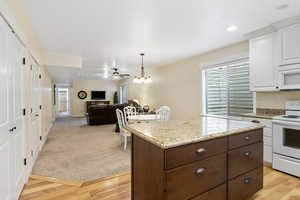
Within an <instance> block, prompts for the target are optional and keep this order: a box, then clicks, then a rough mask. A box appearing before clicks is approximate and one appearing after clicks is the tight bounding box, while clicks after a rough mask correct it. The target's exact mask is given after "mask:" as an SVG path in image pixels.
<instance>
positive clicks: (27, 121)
mask: <svg viewBox="0 0 300 200" xmlns="http://www.w3.org/2000/svg"><path fill="white" fill-rule="evenodd" d="M31 65H32V59H31V58H30V55H29V53H26V56H25V66H24V68H23V76H22V77H23V95H22V96H23V108H25V116H24V130H25V144H26V145H25V149H26V150H25V155H26V156H25V157H26V161H27V170H26V171H27V172H26V174H27V177H26V180H27V179H28V178H29V175H30V174H31V170H32V167H33V161H34V147H35V146H34V139H35V138H34V134H33V132H32V127H31V108H32V102H31V101H32V95H31V93H32V71H31V69H30V66H31Z"/></svg>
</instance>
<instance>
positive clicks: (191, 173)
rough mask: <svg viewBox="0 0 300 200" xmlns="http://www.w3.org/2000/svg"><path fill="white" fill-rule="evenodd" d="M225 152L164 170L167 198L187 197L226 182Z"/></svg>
mask: <svg viewBox="0 0 300 200" xmlns="http://www.w3.org/2000/svg"><path fill="white" fill-rule="evenodd" d="M226 171H227V167H226V154H220V155H217V156H213V157H209V158H207V159H205V160H201V161H197V162H195V163H193V164H189V165H185V166H182V167H179V168H176V169H173V170H169V171H167V172H166V190H167V191H166V194H167V199H168V200H178V199H189V198H192V197H194V196H197V195H199V194H201V193H204V192H206V191H208V190H209V189H212V188H214V187H216V186H218V185H221V184H223V183H225V182H226Z"/></svg>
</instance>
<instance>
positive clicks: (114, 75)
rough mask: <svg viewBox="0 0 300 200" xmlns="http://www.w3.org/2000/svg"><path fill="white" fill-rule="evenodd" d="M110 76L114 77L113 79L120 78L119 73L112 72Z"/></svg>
mask: <svg viewBox="0 0 300 200" xmlns="http://www.w3.org/2000/svg"><path fill="white" fill-rule="evenodd" d="M112 78H113V79H115V80H116V79H119V78H120V75H118V74H113V75H112Z"/></svg>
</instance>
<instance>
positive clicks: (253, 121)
mask: <svg viewBox="0 0 300 200" xmlns="http://www.w3.org/2000/svg"><path fill="white" fill-rule="evenodd" d="M251 122H252V123H257V124H259V123H260V121H258V120H252V121H251Z"/></svg>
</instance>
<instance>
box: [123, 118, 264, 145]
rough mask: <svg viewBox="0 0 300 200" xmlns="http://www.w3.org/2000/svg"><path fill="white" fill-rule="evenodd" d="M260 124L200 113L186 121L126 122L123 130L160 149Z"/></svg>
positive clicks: (246, 129) (236, 132) (241, 130)
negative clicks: (193, 118)
mask: <svg viewBox="0 0 300 200" xmlns="http://www.w3.org/2000/svg"><path fill="white" fill-rule="evenodd" d="M263 127H264V125H262V124H257V123H252V122H246V121H238V120H231V119H222V118H215V117H205V116H203V117H200V118H199V119H197V120H188V121H184V120H170V121H152V122H142V123H132V124H128V125H127V127H126V130H128V131H129V132H131V133H132V134H135V135H137V136H139V137H141V138H143V139H144V140H146V141H148V142H150V143H152V144H154V145H156V146H158V147H160V148H162V149H169V148H173V147H177V146H182V145H187V144H192V143H196V142H201V141H206V140H211V139H215V138H220V137H225V136H228V135H233V134H238V133H241V132H247V131H252V130H256V129H260V128H263Z"/></svg>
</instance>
